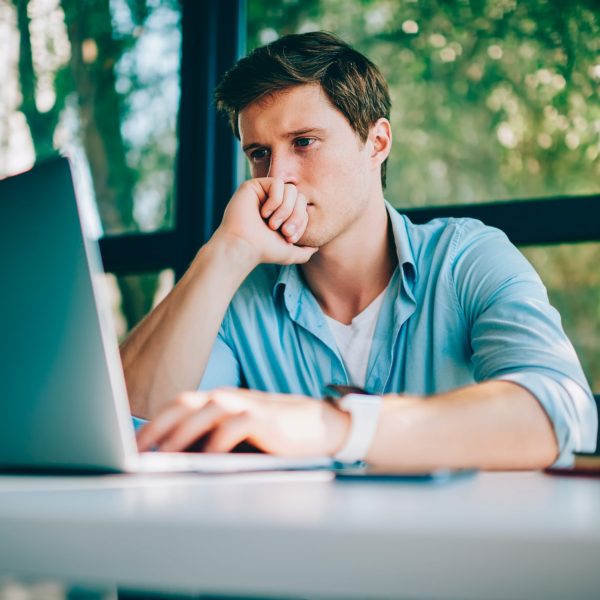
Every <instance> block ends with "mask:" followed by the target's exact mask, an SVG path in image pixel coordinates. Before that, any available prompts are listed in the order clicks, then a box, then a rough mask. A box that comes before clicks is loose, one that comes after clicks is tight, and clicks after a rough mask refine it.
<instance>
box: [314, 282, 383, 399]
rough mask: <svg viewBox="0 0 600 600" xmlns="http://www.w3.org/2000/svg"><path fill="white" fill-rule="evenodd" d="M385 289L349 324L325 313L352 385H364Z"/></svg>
mask: <svg viewBox="0 0 600 600" xmlns="http://www.w3.org/2000/svg"><path fill="white" fill-rule="evenodd" d="M386 290H387V287H386V288H385V290H383V292H381V294H379V296H377V298H375V300H373V302H371V304H369V306H367V308H365V309H364V310H363V311H362V312H361V313H360V314H358V315H356V317H354V319H352V323H350V325H345V324H344V323H340V322H339V321H336V320H335V319H332V318H331V317H328V316H327V315H325V319H326V320H327V324H328V325H329V329H330V330H331V333H332V334H333V338H334V339H335V343H336V344H337V347H338V350H339V351H340V354H341V355H342V360H343V361H344V365H345V367H346V371H347V372H348V377H349V378H350V383H351V384H352V385H357V386H359V387H364V386H365V381H366V379H367V366H368V362H369V353H370V352H371V345H372V344H373V334H374V333H375V326H376V325H377V318H378V317H379V312H380V311H381V305H382V304H383V297H384V296H385V292H386Z"/></svg>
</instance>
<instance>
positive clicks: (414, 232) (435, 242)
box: [401, 215, 509, 262]
mask: <svg viewBox="0 0 600 600" xmlns="http://www.w3.org/2000/svg"><path fill="white" fill-rule="evenodd" d="M401 218H402V219H403V221H404V224H405V227H406V235H407V238H408V240H409V242H410V245H411V248H412V251H413V253H414V255H415V258H423V259H426V260H427V259H428V258H431V256H432V255H433V254H439V255H441V256H444V258H445V261H444V262H446V261H450V262H452V259H453V258H454V257H456V256H457V254H459V253H460V252H461V251H464V250H466V249H467V248H468V247H470V246H473V245H474V246H478V245H480V244H488V243H492V244H493V243H498V242H500V243H501V244H505V243H509V242H508V238H507V237H506V235H505V234H504V233H503V232H502V231H500V230H499V229H496V228H495V227H490V226H489V225H486V224H485V223H482V222H481V221H479V220H478V219H473V218H468V217H438V218H435V219H432V220H431V221H428V222H426V223H413V222H412V221H411V220H410V218H409V217H408V216H406V215H401Z"/></svg>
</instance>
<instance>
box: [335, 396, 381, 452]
mask: <svg viewBox="0 0 600 600" xmlns="http://www.w3.org/2000/svg"><path fill="white" fill-rule="evenodd" d="M327 390H328V395H326V396H325V400H327V401H329V402H330V403H331V404H333V405H334V406H335V407H336V409H337V410H338V411H339V412H340V413H345V414H346V415H347V417H348V418H349V423H348V421H346V423H347V424H346V431H345V435H344V438H343V440H344V441H343V442H342V443H341V444H338V446H337V448H336V449H335V450H334V452H333V453H332V456H333V458H334V459H335V460H337V461H339V462H343V463H353V462H357V461H361V460H364V459H365V458H366V456H367V453H368V451H369V448H370V447H371V445H372V443H373V438H374V437H375V432H376V429H377V423H378V421H379V414H380V412H381V403H382V400H383V398H382V397H381V396H373V395H370V394H369V393H368V392H366V391H365V390H361V389H360V388H352V387H348V386H328V388H327ZM356 390H358V393H357V391H356ZM348 391H349V392H350V393H349V394H346V392H348ZM344 394H346V395H344Z"/></svg>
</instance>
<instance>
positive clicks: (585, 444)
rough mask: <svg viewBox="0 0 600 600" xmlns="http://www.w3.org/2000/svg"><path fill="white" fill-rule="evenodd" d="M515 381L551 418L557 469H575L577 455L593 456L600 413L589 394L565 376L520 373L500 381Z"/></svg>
mask: <svg viewBox="0 0 600 600" xmlns="http://www.w3.org/2000/svg"><path fill="white" fill-rule="evenodd" d="M495 379H500V380H503V381H512V382H513V383H516V384H518V385H520V386H521V387H524V388H525V389H526V390H528V391H529V392H531V394H533V395H534V396H535V397H536V398H537V400H538V402H539V403H540V404H541V405H542V408H543V409H544V411H545V412H546V414H547V415H548V418H549V419H550V421H551V423H552V426H553V428H554V434H555V435H556V441H557V443H558V449H559V454H558V458H557V459H556V461H555V462H554V464H553V465H552V466H553V467H570V466H572V465H573V461H574V457H573V452H593V451H594V449H595V447H596V436H597V432H598V412H597V410H596V403H595V401H594V398H593V396H592V395H591V392H590V391H589V390H586V389H584V388H583V387H581V386H580V385H579V384H578V383H576V382H575V381H573V380H572V379H569V378H568V377H565V376H564V375H559V374H552V375H549V374H548V373H540V372H539V371H519V372H517V373H507V374H505V375H501V376H500V377H496V378H495Z"/></svg>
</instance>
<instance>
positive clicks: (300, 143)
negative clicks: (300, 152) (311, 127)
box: [294, 137, 315, 148]
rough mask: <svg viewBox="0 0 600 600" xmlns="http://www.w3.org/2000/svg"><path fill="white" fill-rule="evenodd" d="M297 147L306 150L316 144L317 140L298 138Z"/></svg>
mask: <svg viewBox="0 0 600 600" xmlns="http://www.w3.org/2000/svg"><path fill="white" fill-rule="evenodd" d="M294 142H295V144H296V146H300V148H306V147H307V146H311V145H312V144H314V143H315V138H309V137H303V138H297V139H296V140H294Z"/></svg>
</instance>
